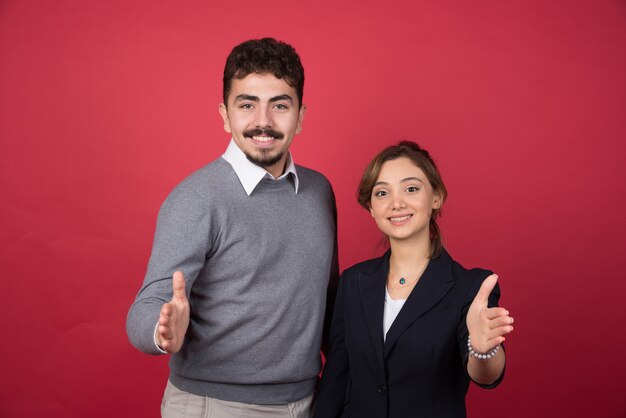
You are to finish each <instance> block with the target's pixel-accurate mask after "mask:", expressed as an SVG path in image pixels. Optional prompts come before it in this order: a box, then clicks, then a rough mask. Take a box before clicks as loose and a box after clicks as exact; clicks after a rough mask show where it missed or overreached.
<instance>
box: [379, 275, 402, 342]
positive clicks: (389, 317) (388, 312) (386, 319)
mask: <svg viewBox="0 0 626 418" xmlns="http://www.w3.org/2000/svg"><path fill="white" fill-rule="evenodd" d="M404 302H406V299H393V298H392V297H391V295H390V294H389V291H388V290H387V286H385V310H384V312H383V336H384V337H383V338H384V340H387V332H388V331H389V328H391V324H393V321H395V320H396V317H397V316H398V314H399V313H400V310H401V309H402V307H403V306H404Z"/></svg>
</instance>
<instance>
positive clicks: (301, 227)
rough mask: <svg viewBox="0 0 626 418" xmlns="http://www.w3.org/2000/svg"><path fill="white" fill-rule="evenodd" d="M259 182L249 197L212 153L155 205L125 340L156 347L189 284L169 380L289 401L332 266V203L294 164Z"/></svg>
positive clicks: (303, 377)
mask: <svg viewBox="0 0 626 418" xmlns="http://www.w3.org/2000/svg"><path fill="white" fill-rule="evenodd" d="M297 172H298V178H299V188H298V192H297V193H296V192H295V190H294V186H293V178H292V177H291V176H290V175H289V176H287V177H285V178H284V179H280V180H270V179H263V180H262V181H261V182H260V183H259V184H258V186H257V187H256V188H255V189H254V191H253V192H252V193H251V194H250V196H248V195H247V194H246V193H245V191H244V189H243V187H242V185H241V183H240V182H239V179H238V177H237V175H236V173H235V171H234V170H233V168H232V167H231V166H230V164H229V163H228V162H226V161H225V160H223V159H222V158H219V159H217V160H215V161H214V162H212V163H211V164H209V165H207V166H205V167H203V168H201V169H200V170H198V171H196V172H195V173H193V174H192V175H191V176H189V177H188V178H187V179H185V180H184V181H183V182H182V183H181V184H179V185H178V186H177V187H176V188H175V189H174V190H173V191H172V192H171V193H170V195H169V196H168V197H167V199H166V201H165V202H164V203H163V206H162V207H161V210H160V212H159V217H158V221H157V228H156V233H155V238H154V245H153V249H152V255H151V257H150V262H149V264H148V270H147V273H146V277H145V280H144V283H143V285H142V287H141V290H140V291H139V294H138V295H137V298H136V300H135V303H134V304H133V305H132V307H131V309H130V312H129V313H128V319H127V332H128V336H129V339H130V341H131V342H132V344H133V345H135V346H136V347H137V348H138V349H139V350H141V351H144V352H146V353H150V354H158V353H159V351H158V350H157V348H156V346H155V344H154V338H153V337H154V330H155V325H156V323H157V320H158V316H159V310H160V308H161V306H162V305H163V303H166V302H168V301H169V300H170V299H171V297H172V279H171V277H172V274H173V272H174V271H176V270H181V271H182V272H183V273H184V275H185V278H186V282H187V288H186V289H187V294H188V297H189V302H190V307H191V318H190V324H189V329H188V330H187V334H186V337H185V342H184V344H183V346H182V349H181V351H180V352H179V353H177V354H175V355H173V356H172V357H171V360H170V380H171V381H172V383H173V384H174V385H175V386H177V387H178V388H180V389H182V390H185V391H187V392H190V393H194V394H197V395H202V396H210V397H214V398H218V399H223V400H228V401H237V402H246V403H256V404H284V403H288V402H293V401H295V400H298V399H301V398H304V397H306V396H308V395H310V394H311V393H312V392H313V390H314V387H315V383H316V377H317V374H318V373H319V371H320V367H321V364H320V356H319V349H320V345H321V338H322V323H323V320H324V309H325V303H326V289H327V285H328V283H329V278H330V277H331V276H333V275H336V274H337V264H336V248H335V247H336V225H335V204H334V196H333V193H332V189H331V187H330V184H329V183H328V181H327V180H326V179H325V178H324V177H323V176H322V175H321V174H319V173H317V172H315V171H313V170H310V169H307V168H305V167H301V166H297Z"/></svg>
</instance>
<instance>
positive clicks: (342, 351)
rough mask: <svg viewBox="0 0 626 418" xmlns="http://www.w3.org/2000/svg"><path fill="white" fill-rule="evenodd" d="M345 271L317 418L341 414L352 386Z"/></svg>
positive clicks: (317, 403)
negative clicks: (348, 350)
mask: <svg viewBox="0 0 626 418" xmlns="http://www.w3.org/2000/svg"><path fill="white" fill-rule="evenodd" d="M345 282H346V275H345V273H344V274H343V275H342V276H341V277H340V279H339V289H338V291H337V296H336V300H335V307H334V309H333V316H332V321H331V325H330V331H329V344H328V352H327V353H328V354H327V357H326V363H325V364H324V370H323V372H322V381H321V383H320V387H319V390H318V392H317V402H316V405H315V408H314V415H313V417H314V418H333V417H339V416H341V414H342V412H343V410H344V407H345V403H346V394H347V391H348V386H349V380H350V377H349V370H350V361H349V358H348V353H347V351H346V346H345V322H344V297H345V287H346V286H345Z"/></svg>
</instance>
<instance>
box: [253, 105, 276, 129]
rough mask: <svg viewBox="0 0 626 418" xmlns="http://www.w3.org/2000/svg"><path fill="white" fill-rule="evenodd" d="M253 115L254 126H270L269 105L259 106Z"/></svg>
mask: <svg viewBox="0 0 626 418" xmlns="http://www.w3.org/2000/svg"><path fill="white" fill-rule="evenodd" d="M255 116H256V119H255V121H254V124H255V126H259V127H263V126H272V117H271V113H270V108H269V106H259V107H258V110H257V112H256V115H255Z"/></svg>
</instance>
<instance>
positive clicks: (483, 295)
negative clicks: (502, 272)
mask: <svg viewBox="0 0 626 418" xmlns="http://www.w3.org/2000/svg"><path fill="white" fill-rule="evenodd" d="M497 282H498V275H497V274H492V275H491V276H489V277H487V278H486V279H485V280H483V283H482V284H481V285H480V289H478V293H477V294H476V297H475V298H474V303H480V304H484V305H486V304H487V301H488V300H489V294H490V293H491V291H492V290H493V288H494V287H495V286H496V283H497Z"/></svg>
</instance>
